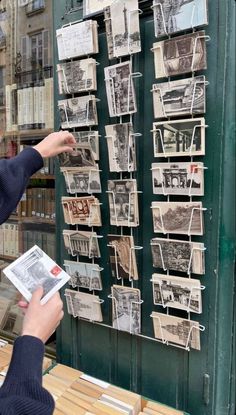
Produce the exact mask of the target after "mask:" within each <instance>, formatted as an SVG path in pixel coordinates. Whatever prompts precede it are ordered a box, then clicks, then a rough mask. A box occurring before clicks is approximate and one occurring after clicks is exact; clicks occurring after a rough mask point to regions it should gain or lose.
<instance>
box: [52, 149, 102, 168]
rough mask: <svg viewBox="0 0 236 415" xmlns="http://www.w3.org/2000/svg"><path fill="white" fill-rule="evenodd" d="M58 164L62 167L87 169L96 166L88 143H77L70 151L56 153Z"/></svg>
mask: <svg viewBox="0 0 236 415" xmlns="http://www.w3.org/2000/svg"><path fill="white" fill-rule="evenodd" d="M58 159H59V164H60V167H62V168H75V169H77V170H79V169H88V168H97V164H96V163H95V160H94V157H93V152H92V148H91V146H90V145H89V144H78V145H77V146H76V147H74V148H73V151H72V152H71V153H66V152H64V153H61V154H59V155H58Z"/></svg>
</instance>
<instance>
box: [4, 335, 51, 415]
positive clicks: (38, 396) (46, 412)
mask: <svg viewBox="0 0 236 415" xmlns="http://www.w3.org/2000/svg"><path fill="white" fill-rule="evenodd" d="M43 356H44V344H43V342H42V341H41V340H39V339H38V338H36V337H33V336H21V337H18V339H16V341H15V343H14V347H13V354H12V359H11V363H10V366H9V370H8V372H7V376H6V379H5V381H4V383H3V385H2V387H1V388H0V415H22V414H24V415H31V414H32V415H35V414H37V415H51V414H52V413H53V411H54V407H55V404H54V400H53V398H52V396H51V395H50V393H49V392H48V391H47V390H46V389H44V388H43V387H42V363H43Z"/></svg>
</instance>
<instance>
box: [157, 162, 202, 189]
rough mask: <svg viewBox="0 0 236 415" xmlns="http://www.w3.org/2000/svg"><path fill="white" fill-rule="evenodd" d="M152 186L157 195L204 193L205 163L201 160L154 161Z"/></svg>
mask: <svg viewBox="0 0 236 415" xmlns="http://www.w3.org/2000/svg"><path fill="white" fill-rule="evenodd" d="M152 186H153V193H154V194H156V195H186V196H203V195H204V165H203V163H201V162H198V161H196V162H187V163H178V162H172V163H152Z"/></svg>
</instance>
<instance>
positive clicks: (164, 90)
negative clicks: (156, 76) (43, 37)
mask: <svg viewBox="0 0 236 415" xmlns="http://www.w3.org/2000/svg"><path fill="white" fill-rule="evenodd" d="M205 89H206V80H205V76H196V77H195V78H188V79H179V80H177V81H170V82H162V83H159V84H154V85H153V89H152V92H153V106H154V117H155V118H168V117H176V116H179V115H195V114H204V113H205V112H206V94H205Z"/></svg>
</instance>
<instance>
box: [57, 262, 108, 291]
mask: <svg viewBox="0 0 236 415" xmlns="http://www.w3.org/2000/svg"><path fill="white" fill-rule="evenodd" d="M64 267H65V270H66V272H67V274H68V275H70V280H69V281H68V282H69V284H70V285H71V286H72V287H73V288H76V287H79V288H87V289H89V290H90V291H93V290H102V280H101V268H100V267H99V265H98V264H91V263H88V262H77V261H69V260H65V261H64Z"/></svg>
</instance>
